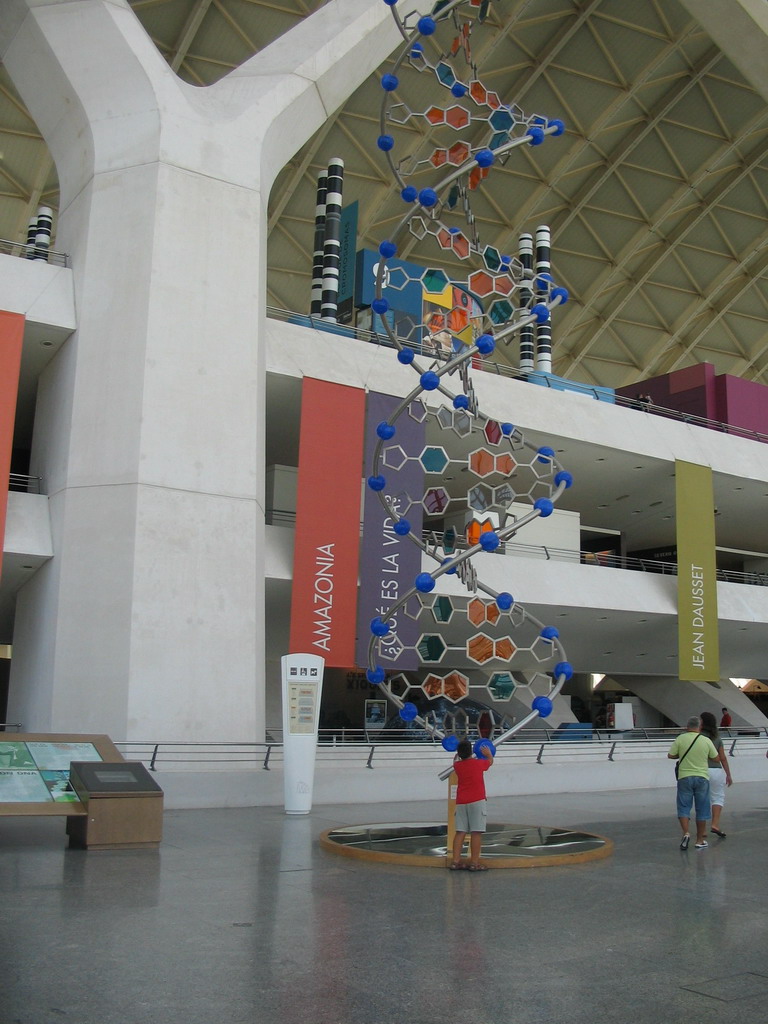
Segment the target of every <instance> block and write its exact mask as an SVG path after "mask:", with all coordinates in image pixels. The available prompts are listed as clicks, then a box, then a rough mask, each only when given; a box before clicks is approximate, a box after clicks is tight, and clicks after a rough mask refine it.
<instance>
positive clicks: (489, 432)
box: [483, 420, 504, 447]
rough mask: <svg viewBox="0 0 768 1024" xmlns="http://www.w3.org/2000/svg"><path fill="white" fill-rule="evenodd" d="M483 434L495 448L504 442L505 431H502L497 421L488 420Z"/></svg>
mask: <svg viewBox="0 0 768 1024" xmlns="http://www.w3.org/2000/svg"><path fill="white" fill-rule="evenodd" d="M483 433H484V434H485V440H486V441H487V442H488V444H490V445H493V446H494V447H496V446H497V445H499V444H501V442H502V441H503V440H504V431H503V430H502V429H501V424H500V423H497V422H496V420H486V421H485V426H484V427H483Z"/></svg>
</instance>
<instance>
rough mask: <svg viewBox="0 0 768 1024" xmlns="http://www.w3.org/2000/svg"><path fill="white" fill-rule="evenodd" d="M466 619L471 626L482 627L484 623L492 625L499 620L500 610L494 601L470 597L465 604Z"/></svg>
mask: <svg viewBox="0 0 768 1024" xmlns="http://www.w3.org/2000/svg"><path fill="white" fill-rule="evenodd" d="M467 618H468V619H469V621H470V622H471V623H472V625H473V626H482V625H483V624H484V623H486V622H490V623H491V625H494V624H495V623H496V622H498V621H499V619H500V618H501V610H500V609H499V606H498V605H497V604H496V602H495V601H484V600H483V599H482V598H480V597H472V598H470V600H469V602H468V603H467Z"/></svg>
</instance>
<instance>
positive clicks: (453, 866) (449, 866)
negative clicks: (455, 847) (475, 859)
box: [448, 864, 464, 871]
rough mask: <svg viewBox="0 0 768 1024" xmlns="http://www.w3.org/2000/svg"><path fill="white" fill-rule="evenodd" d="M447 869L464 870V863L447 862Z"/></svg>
mask: <svg viewBox="0 0 768 1024" xmlns="http://www.w3.org/2000/svg"><path fill="white" fill-rule="evenodd" d="M448 870H449V871H463V870H464V865H463V864H449V865H448Z"/></svg>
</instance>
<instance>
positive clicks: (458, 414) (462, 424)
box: [453, 409, 474, 437]
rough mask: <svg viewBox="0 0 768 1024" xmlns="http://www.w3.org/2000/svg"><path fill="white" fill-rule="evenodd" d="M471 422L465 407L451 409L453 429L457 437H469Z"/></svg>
mask: <svg viewBox="0 0 768 1024" xmlns="http://www.w3.org/2000/svg"><path fill="white" fill-rule="evenodd" d="M473 423H474V421H473V419H472V417H471V416H470V415H469V413H468V412H467V411H466V410H465V409H454V410H453V431H454V433H455V434H457V435H458V436H459V437H469V435H470V434H471V433H472V426H473Z"/></svg>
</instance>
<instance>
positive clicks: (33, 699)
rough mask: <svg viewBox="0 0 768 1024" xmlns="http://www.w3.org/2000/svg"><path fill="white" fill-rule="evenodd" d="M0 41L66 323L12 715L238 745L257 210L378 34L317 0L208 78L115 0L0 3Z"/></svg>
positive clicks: (256, 597)
mask: <svg viewBox="0 0 768 1024" xmlns="http://www.w3.org/2000/svg"><path fill="white" fill-rule="evenodd" d="M7 4H8V6H7V13H6V7H5V5H4V12H3V19H2V20H3V27H2V29H0V47H2V50H0V52H2V56H3V59H4V61H5V64H6V67H7V68H8V71H9V73H10V75H11V77H12V79H13V81H14V83H15V85H16V87H17V88H18V89H19V92H20V93H21V95H22V97H23V99H24V101H25V103H26V104H27V106H28V107H29V109H30V112H31V113H32V115H33V117H34V118H35V120H36V122H37V124H38V126H39V127H40V130H41V131H42V133H43V136H44V137H45V139H46V141H47V143H48V145H49V147H50V149H51V152H52V154H53V158H54V160H55V162H56V167H57V170H58V173H59V178H60V183H61V209H60V213H59V222H58V232H57V243H56V244H57V247H58V248H61V249H63V250H65V251H67V252H69V253H70V254H71V256H72V266H73V270H74V274H75V279H76V301H77V314H78V329H77V331H76V333H75V334H74V335H73V336H72V338H71V339H70V340H69V341H68V342H67V343H66V344H65V345H64V347H63V348H62V349H61V351H60V352H59V354H58V355H57V357H56V358H55V360H54V361H53V363H52V364H51V365H50V367H49V368H48V370H47V371H46V372H45V374H44V376H43V378H42V379H41V381H40V393H39V400H38V411H37V418H36V425H35V436H34V442H33V467H32V472H33V473H36V474H40V475H41V476H42V477H43V478H44V481H45V483H46V485H47V489H48V492H49V494H50V504H51V515H52V530H53V541H54V551H55V555H54V558H53V559H52V561H51V562H50V563H49V564H48V565H46V566H45V567H44V568H43V569H41V570H40V571H39V572H38V573H37V574H36V576H35V577H34V579H33V580H32V582H31V583H30V584H29V585H28V586H27V587H26V588H25V589H24V591H23V592H22V594H21V595H20V598H19V604H18V611H17V628H16V633H15V636H14V659H13V671H12V677H11V698H10V706H9V714H10V715H11V716H12V719H13V720H15V721H22V722H23V723H24V726H25V728H27V729H29V730H37V731H41V730H52V731H65V730H72V731H83V732H89V731H98V732H102V731H103V732H106V733H108V734H110V735H111V736H112V737H113V738H115V739H142V740H149V739H156V738H157V739H165V740H174V739H188V740H205V739H216V740H228V739H229V740H249V739H257V740H258V739H261V738H262V734H263V727H264V684H265V680H264V636H263V632H264V630H263V623H264V557H263V547H264V423H263V420H264V387H265V364H264V344H263V338H264V319H265V308H264V302H265V300H264V296H265V268H266V227H265V225H266V206H267V199H268V193H269V188H270V187H271V184H272V182H273V181H274V177H275V175H276V173H277V172H278V171H279V169H280V168H281V167H282V166H283V164H284V162H285V160H286V159H287V158H288V157H289V156H290V155H292V154H293V153H294V152H295V151H296V150H297V149H298V148H299V147H300V146H301V145H302V144H303V143H304V142H305V141H306V140H307V139H308V138H309V137H310V136H311V134H312V133H313V132H314V131H315V130H316V129H317V128H319V127H320V126H321V124H322V123H323V121H324V120H325V119H326V117H327V116H328V114H329V113H330V112H331V111H332V110H333V109H335V107H337V106H338V105H339V103H341V102H342V101H343V100H344V99H345V98H346V96H347V95H348V94H349V93H350V92H351V91H353V90H354V89H355V88H356V87H357V86H358V85H359V84H360V83H361V82H362V81H363V80H364V79H365V77H367V75H368V74H370V73H371V72H372V71H373V70H375V68H376V67H377V66H378V65H379V64H380V63H381V61H382V60H383V59H384V58H385V57H386V56H387V54H388V52H389V51H390V50H391V49H392V48H393V47H394V46H395V45H396V43H397V38H398V37H397V35H396V33H395V31H394V28H393V26H392V25H391V20H392V19H391V14H390V12H389V9H388V8H387V7H386V6H385V5H384V4H383V3H381V0H334V2H332V3H330V4H328V5H327V6H326V7H324V8H322V9H321V10H320V11H318V12H317V13H316V14H315V15H312V16H311V17H309V18H307V19H306V20H305V21H304V22H303V23H302V24H300V25H299V26H298V27H297V28H296V29H294V30H293V31H291V32H290V33H288V34H287V35H286V36H284V37H283V38H282V39H280V40H278V41H277V42H276V43H275V44H273V45H272V46H270V47H268V48H267V49H265V50H264V51H262V53H260V54H258V55H257V56H256V57H254V58H253V59H252V60H251V61H249V62H248V63H247V64H246V65H244V66H243V67H242V68H240V69H238V71H236V72H234V73H233V74H231V75H230V76H228V78H227V79H225V80H223V81H222V82H220V83H218V84H217V85H216V86H213V87H211V88H209V89H195V88H192V87H191V86H187V85H185V84H184V83H182V82H180V81H179V80H178V79H177V78H176V77H175V75H174V74H173V73H172V72H171V70H170V69H169V68H168V67H167V65H166V64H165V63H164V61H163V60H162V58H161V57H160V56H159V54H158V53H157V51H156V49H155V47H154V46H153V44H152V43H151V41H150V40H149V38H148V37H147V36H146V34H145V33H144V30H143V29H142V27H141V25H140V24H139V22H138V21H137V19H136V18H135V16H134V14H133V12H132V11H131V10H130V8H129V6H128V4H127V2H125V0H76V2H68V3H61V2H49V0H7Z"/></svg>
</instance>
